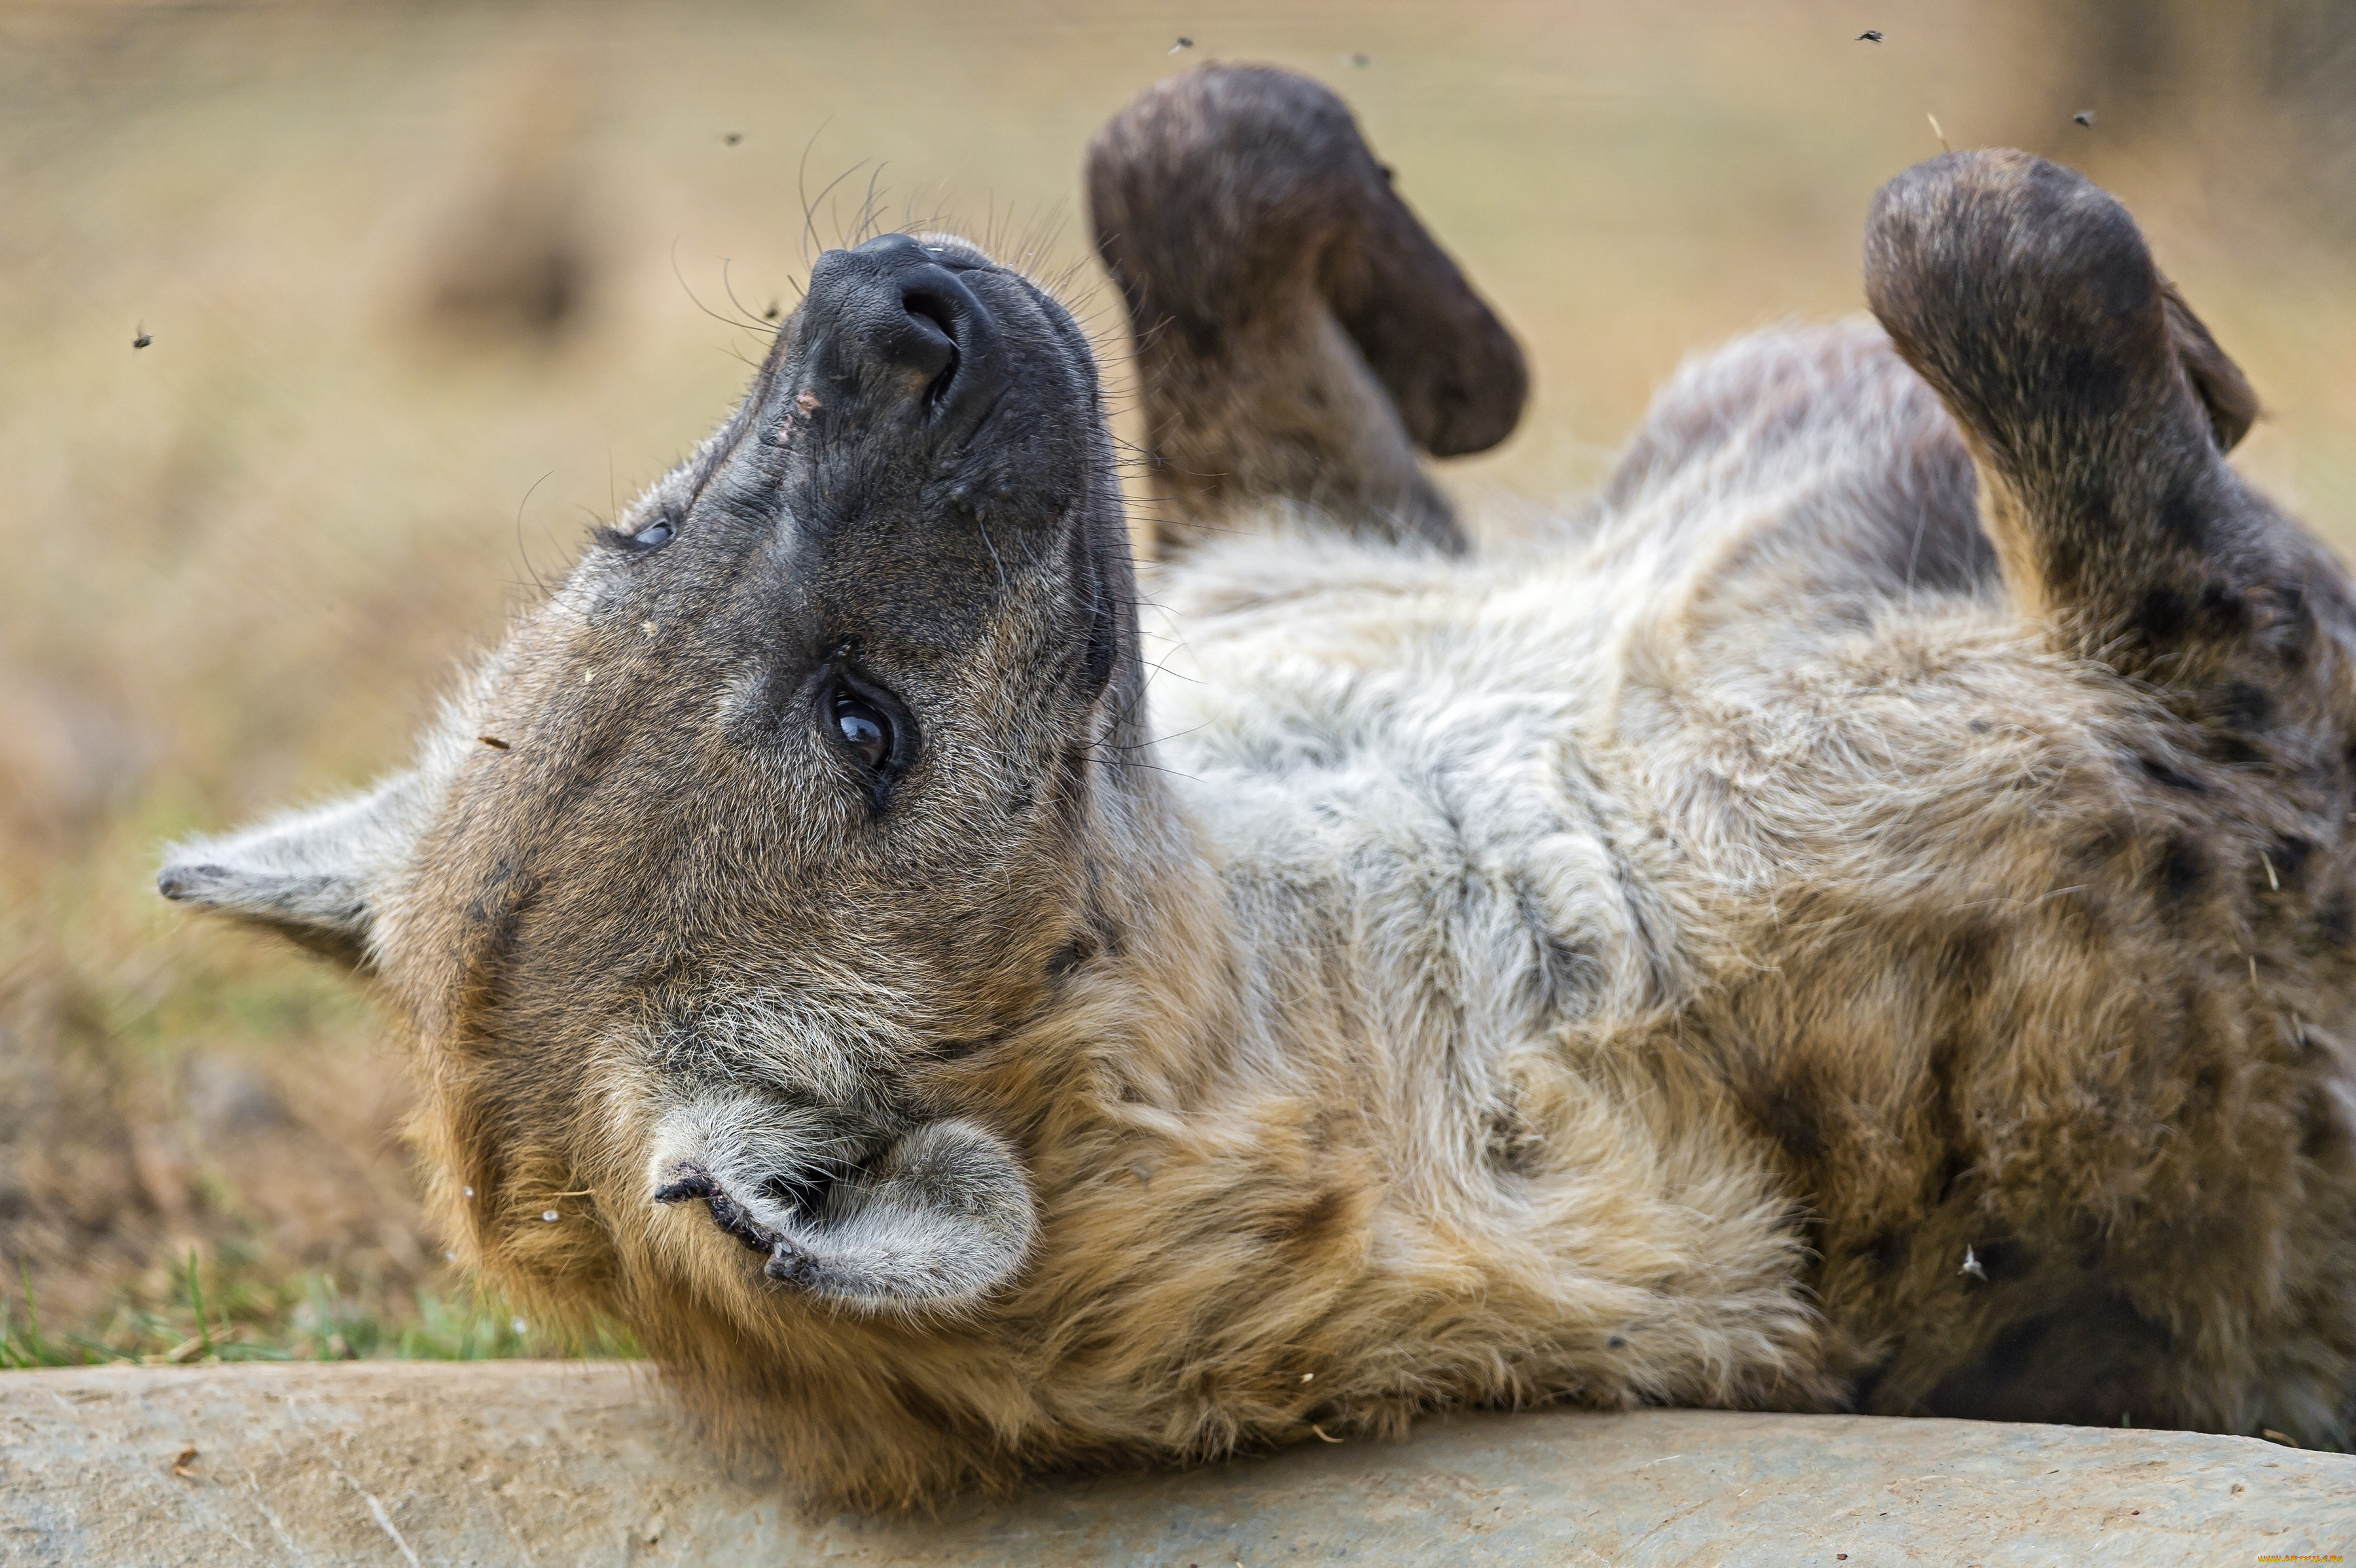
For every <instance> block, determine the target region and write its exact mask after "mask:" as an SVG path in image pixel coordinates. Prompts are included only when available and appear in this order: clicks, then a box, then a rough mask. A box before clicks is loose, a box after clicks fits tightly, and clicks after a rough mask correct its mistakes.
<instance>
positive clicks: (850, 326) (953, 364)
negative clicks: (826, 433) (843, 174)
mask: <svg viewBox="0 0 2356 1568" xmlns="http://www.w3.org/2000/svg"><path fill="white" fill-rule="evenodd" d="M970 270H972V263H971V261H970V259H969V257H968V256H967V254H966V253H965V252H962V251H961V250H959V249H956V248H952V247H948V246H938V247H934V246H927V245H926V244H924V243H922V242H919V241H917V240H916V239H914V238H912V237H910V236H909V235H906V234H886V235H883V237H881V238H880V239H874V240H870V241H868V242H866V243H865V244H863V245H861V246H860V247H859V248H858V249H856V250H851V251H829V252H826V253H825V254H824V255H822V256H820V257H819V259H818V262H817V263H816V264H815V265H814V266H812V267H811V269H810V279H809V295H808V296H807V297H806V298H805V299H804V301H803V304H802V307H801V313H800V314H801V320H800V323H799V326H800V330H801V334H802V338H803V342H804V343H805V345H806V346H807V347H806V352H807V353H808V354H809V359H810V361H811V363H812V366H813V369H814V371H815V375H814V379H815V380H817V381H821V382H825V383H831V384H830V385H829V386H826V387H825V388H824V389H823V390H821V391H820V392H819V395H820V396H821V397H823V396H825V395H826V394H827V392H833V393H834V394H835V395H836V396H838V397H841V398H843V399H845V400H847V401H848V402H850V403H852V404H854V405H858V406H859V407H860V408H861V412H862V413H868V414H870V415H873V416H883V415H901V416H915V417H916V418H919V419H921V420H923V421H924V422H925V423H926V424H929V425H931V426H934V427H935V428H936V429H937V430H938V431H939V433H940V434H942V435H948V436H951V437H954V436H956V435H962V434H965V433H967V432H968V431H969V430H970V428H971V427H972V426H973V425H974V424H976V423H978V422H979V420H980V418H981V416H982V415H983V414H985V413H987V412H988V411H989V410H990V409H991V407H993V406H994V405H995V404H996V403H998V401H999V400H1000V399H1001V397H1002V396H1003V395H1004V394H1005V391H1006V380H1007V373H1008V370H1009V365H1008V360H1007V355H1006V352H1005V346H1004V344H1003V342H1002V340H1001V331H1000V328H999V322H998V319H997V317H996V315H995V313H993V312H992V311H991V308H990V306H987V305H986V304H984V303H983V302H982V300H981V298H980V295H978V294H977V293H976V292H975V291H974V290H973V289H972V288H970V287H969V286H968V285H967V284H966V282H965V280H964V278H962V277H961V276H959V275H958V274H959V273H960V272H962V271H970Z"/></svg>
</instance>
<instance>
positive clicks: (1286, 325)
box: [1087, 65, 1528, 555]
mask: <svg viewBox="0 0 2356 1568" xmlns="http://www.w3.org/2000/svg"><path fill="white" fill-rule="evenodd" d="M1087 191H1088V207H1089V215H1090V219H1091V221H1092V224H1093V226H1094V229H1095V232H1096V240H1097V249H1098V253H1099V254H1100V255H1101V256H1102V257H1103V258H1104V263H1105V265H1106V267H1107V269H1108V270H1109V271H1110V273H1111V274H1112V276H1113V280H1114V282H1115V283H1117V284H1118V285H1119V287H1120V291H1121V295H1122V298H1123V299H1124V301H1125V302H1126V303H1127V305H1128V308H1129V320H1130V330H1131V333H1132V336H1133V338H1134V341H1135V344H1136V353H1137V360H1136V374H1137V379H1138V389H1139V394H1140V398H1141V403H1142V410H1143V413H1144V418H1145V427H1146V444H1147V447H1148V451H1147V458H1146V461H1147V466H1148V469H1149V473H1150V476H1151V487H1152V489H1153V492H1154V494H1153V498H1152V499H1153V503H1154V506H1155V514H1154V516H1155V539H1154V544H1155V547H1156V550H1157V552H1158V553H1162V554H1164V555H1167V554H1170V553H1173V551H1174V550H1176V549H1179V548H1182V547H1183V546H1184V545H1186V544H1188V543H1190V542H1194V541H1195V540H1197V539H1199V538H1201V537H1203V536H1205V535H1206V534H1215V533H1218V532H1224V531H1226V529H1228V528H1230V527H1232V526H1235V524H1236V522H1237V520H1238V519H1239V518H1240V516H1241V515H1242V514H1244V513H1246V512H1248V510H1251V509H1254V508H1261V507H1267V506H1268V505H1269V504H1270V503H1278V504H1282V503H1287V502H1290V503H1292V504H1294V505H1296V506H1299V507H1302V508H1306V509H1307V510H1310V511H1311V512H1312V513H1314V514H1316V515H1318V516H1319V517H1320V518H1321V519H1322V520H1323V521H1328V522H1330V523H1332V524H1333V525H1334V526H1336V527H1339V528H1342V529H1344V530H1346V531H1349V532H1358V533H1364V534H1369V535H1373V536H1376V537H1388V538H1394V539H1399V540H1421V541H1425V542H1429V543H1431V544H1435V545H1437V546H1439V547H1440V548H1442V549H1445V550H1451V551H1454V550H1461V549H1462V547H1463V544H1464V536H1463V534H1462V531H1461V530H1460V529H1459V528H1458V527H1457V524H1456V520H1455V517H1454V515H1453V513H1452V512H1451V510H1450V508H1449V505H1448V503H1447V501H1446V500H1445V499H1443V498H1442V497H1441V496H1440V492H1439V490H1438V489H1436V488H1434V486H1433V485H1432V483H1431V481H1430V478H1428V477H1427V476H1426V475H1425V474H1424V472H1423V469H1422V467H1421V464H1420V463H1419V459H1418V456H1417V455H1418V452H1419V451H1420V452H1423V453H1428V454H1430V456H1440V457H1445V456H1457V455H1461V454H1464V453H1471V452H1478V451H1482V450H1483V449H1485V448H1487V447H1490V446H1494V445H1496V443H1498V442H1499V441H1502V440H1504V439H1505V436H1506V435H1507V434H1509V433H1510V432H1511V431H1512V429H1513V427H1514V424H1515V421H1516V420H1517V419H1518V418H1519V417H1520V414H1521V408H1522V402H1523V399H1524V397H1525V395H1526V392H1527V389H1528V374H1527V371H1526V369H1525V367H1524V365H1523V362H1522V354H1521V350H1520V349H1519V348H1518V347H1517V346H1516V345H1515V342H1514V339H1513V337H1512V335H1511V334H1509V333H1508V332H1507V331H1506V330H1505V326H1504V324H1503V323H1501V322H1500V321H1499V320H1498V319H1497V317H1496V316H1495V315H1494V313H1492V312H1491V310H1490V309H1489V307H1488V306H1486V305H1485V304H1483V302H1482V300H1481V298H1480V296H1479V295H1475V294H1474V293H1473V292H1472V286H1471V285H1469V284H1468V283H1467V282H1466V281H1465V279H1464V276H1463V274H1462V273H1460V272H1459V271H1458V270H1457V268H1456V265H1455V263H1453V262H1451V261H1450V260H1449V258H1448V256H1447V255H1446V254H1445V253H1444V252H1442V251H1441V250H1440V247H1439V246H1438V245H1437V244H1435V243H1434V242H1432V239H1431V237H1430V234H1428V233H1426V232H1425V231H1424V229H1423V226H1422V225H1421V224H1420V223H1419V222H1418V221H1417V220H1416V218H1415V215H1414V214H1413V213H1412V212H1410V211H1409V210H1408V208H1407V205H1406V203H1405V202H1403V201H1401V200H1400V199H1399V198H1398V195H1397V193H1396V192H1394V191H1393V190H1392V188H1391V180H1390V171H1389V170H1388V169H1387V168H1385V167H1384V166H1382V165H1380V164H1378V163H1377V162H1376V161H1375V157H1374V155H1373V154H1372V153H1371V152H1369V151H1368V150H1367V148H1366V145H1365V142H1364V141H1363V140H1362V139H1361V138H1360V136H1359V134H1358V128H1357V125H1356V124H1355V122H1354V121H1353V120H1352V118H1351V116H1350V112H1349V110H1348V108H1347V107H1346V106H1344V103H1343V102H1342V101H1341V100H1340V99H1339V98H1336V97H1335V96H1334V95H1333V93H1332V92H1330V91H1327V90H1326V89H1325V88H1323V87H1322V86H1320V85H1318V84H1317V83H1316V82H1313V81H1309V80H1308V79H1307V78H1305V77H1300V76H1295V75H1293V74H1291V73H1290V72H1288V71H1280V70H1269V69H1268V68H1266V67H1257V66H1223V65H1215V66H1206V67H1204V68H1203V69H1201V70H1195V71H1193V72H1191V73H1189V74H1187V75H1185V76H1181V77H1176V78H1173V79H1172V80H1171V81H1164V82H1162V83H1161V84H1159V85H1158V86H1155V87H1152V88H1151V89H1148V90H1147V91H1145V92H1144V93H1143V94H1142V95H1141V96H1140V97H1139V98H1138V99H1137V100H1136V101H1135V102H1132V103H1130V105H1129V107H1128V108H1126V109H1124V110H1122V111H1121V112H1120V113H1119V114H1118V115H1116V116H1114V118H1113V119H1112V121H1111V122H1110V123H1109V124H1107V125H1106V126H1105V127H1104V129H1103V130H1101V131H1099V132H1098V134H1097V136H1096V139H1095V141H1094V142H1093V143H1092V144H1091V145H1089V148H1088V157H1087Z"/></svg>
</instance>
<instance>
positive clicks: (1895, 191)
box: [1865, 152, 2335, 707]
mask: <svg viewBox="0 0 2356 1568" xmlns="http://www.w3.org/2000/svg"><path fill="white" fill-rule="evenodd" d="M1865 250H1866V294H1867V298H1868V300H1869V302H1870V303H1871V305H1872V307H1873V312H1874V314H1875V315H1876V316H1878V317H1880V319H1881V323H1882V325H1883V326H1884V327H1885V328H1888V330H1889V332H1890V338H1891V339H1892V340H1893V341H1894V342H1895V343H1896V345H1897V347H1898V349H1899V352H1900V353H1901V354H1902V355H1903V356H1904V357H1905V358H1906V360H1907V361H1908V362H1909V363H1910V364H1912V366H1913V367H1914V369H1915V370H1917V371H1920V372H1921V373H1922V376H1923V378H1924V379H1925V380H1927V381H1930V383H1931V384H1932V386H1933V388H1935V389H1936V390H1937V391H1938V392H1939V395H1940V397H1941V398H1942V399H1943V400H1944V402H1945V403H1946V404H1947V407H1948V410H1949V412H1951V413H1953V414H1954V416H1955V419H1956V421H1957V423H1958V424H1961V425H1962V426H1963V429H1964V433H1965V438H1966V440H1967V441H1968V443H1969V444H1970V446H1971V447H1972V450H1973V456H1974V457H1975V459H1976V467H1977V469H1978V478H1979V486H1980V492H1981V503H1982V514H1983V519H1984V521H1985V522H1986V524H1987V529H1988V532H1989V534H1990V535H1991V537H1992V539H1993V541H1994V542H1995V545H1996V548H1997V555H1998V557H1999V559H2000V560H2001V562H2002V564H2003V570H2004V576H2005V582H2006V585H2007V586H2008V589H2009V590H2010V592H2011V594H2012V596H2013V597H2014V600H2015V602H2016V603H2017V604H2018V605H2019V607H2020V608H2021V609H2022V610H2023V611H2024V612H2026V613H2027V614H2028V615H2029V617H2031V618H2034V619H2036V620H2038V621H2040V622H2041V623H2043V624H2044V625H2046V626H2047V627H2049V628H2051V630H2052V632H2053V633H2054V634H2055V635H2056V636H2057V637H2058V638H2059V639H2060V640H2061V643H2062V645H2063V646H2064V647H2065V648H2066V649H2067V650H2069V651H2071V652H2072V653H2075V654H2079V655H2083V656H2088V657H2093V658H2097V659H2100V660H2104V662H2107V663H2109V664H2111V665H2112V666H2113V667H2114V668H2116V669H2119V670H2120V671H2122V672H2124V673H2127V674H2130V675H2136V676H2140V677H2144V678H2147V679H2152V680H2154V681H2156V682H2159V683H2161V684H2164V685H2166V686H2168V687H2169V688H2171V689H2173V691H2175V692H2176V693H2179V694H2183V695H2186V696H2190V698H2192V700H2193V702H2194V703H2195V705H2196V707H2197V705H2198V703H2199V693H2201V691H2202V690H2203V689H2204V688H2206V689H2208V690H2210V691H2212V692H2214V691H2218V690H2222V688H2224V687H2226V686H2229V685H2230V686H2234V687H2237V688H2239V687H2243V686H2244V685H2245V683H2246V682H2249V681H2250V680H2253V679H2257V680H2261V681H2263V682H2265V683H2266V684H2267V685H2270V686H2275V687H2276V688H2281V687H2283V686H2284V685H2285V684H2286V683H2287V684H2289V685H2294V686H2296V685H2311V684H2312V682H2313V674H2314V671H2313V670H2312V667H2311V666H2310V664H2309V660H2308V655H2309V654H2310V653H2311V652H2312V651H2313V649H2312V644H2313V640H2314V638H2315V634H2316V630H2317V627H2316V617H2315V611H2316V609H2317V608H2318V607H2317V606H2316V605H2314V604H2313V603H2312V602H2311V600H2310V598H2309V596H2308V593H2307V591H2306V586H2305V585H2307V584H2308V583H2310V582H2315V583H2321V582H2326V581H2330V580H2333V578H2334V576H2335V575H2334V574H2332V573H2329V572H2322V571H2318V570H2316V569H2315V565H2316V564H2317V557H2316V547H2315V546H2314V545H2313V544H2312V543H2311V542H2309V541H2308V538H2307V536H2306V535H2305V534H2304V533H2303V532H2301V531H2300V530H2299V529H2298V528H2297V526H2296V525H2295V524H2293V523H2291V522H2290V521H2289V520H2287V519H2286V518H2285V517H2283V516H2282V515H2281V514H2280V513H2279V512H2277V511H2276V510H2275V509H2274V507H2273V506H2272V505H2271V504H2269V503H2268V502H2267V501H2266V500H2265V499H2263V498H2262V497H2260V496H2258V495H2257V494H2256V493H2255V492H2254V491H2253V490H2251V489H2249V488H2248V487H2247V486H2245V485H2244V483H2243V482H2242V481H2241V480H2240V478H2238V477H2237V476H2236V475H2235V474H2234V473H2233V469H2232V468H2231V467H2229V466H2228V465H2227V464H2226V462H2225V456H2224V455H2225V451H2226V449H2227V448H2228V447H2230V446H2232V445H2233V443H2234V442H2235V441H2237V440H2239V439H2240V437H2241V435H2242V434H2243V433H2244V431H2246V430H2247V429H2248V428H2249V425H2250V422H2251V421H2252V419H2254V417H2255V414H2256V411H2257V400H2256V398H2255V396H2254V394H2253V393H2252V392H2251V391H2250V386H2249V383H2248V382H2247V381H2245V380H2244V379H2243V376H2242V372H2241V371H2239V370H2238V369H2237V368H2236V367H2235V366H2234V364H2233V361H2232V360H2229V359H2228V358H2226V356H2225V354H2224V352H2223V351H2222V349H2219V348H2218V347H2217V344H2216V341H2215V340H2214V339H2213V338H2211V337H2210V335H2209V332H2208V329H2207V328H2204V327H2202V326H2201V322H2200V320H2199V319H2198V318H2197V317H2194V316H2193V314H2192V312H2191V310H2190V308H2189V307H2188V306H2186V305H2185V303H2184V301H2183V299H2182V297H2181V296H2180V295H2178V294H2177V293H2176V291H2175V289H2174V288H2173V287H2172V286H2171V285H2169V283H2168V282H2167V280H2166V279H2165V278H2163V277H2162V276H2161V275H2160V274H2159V272H2158V268H2157V267H2156V266H2155V265H2154V264H2153V262H2152V257H2151V252H2150V251H2149V250H2148V249H2147V247H2146V245H2145V243H2144V239H2143V235H2142V234H2141V232H2140V231H2137V229H2136V224H2135V220H2134V219H2132V218H2130V217H2129V216H2128V215H2127V212H2126V209H2125V208H2123V207H2121V206H2120V205H2119V203H2118V202H2117V201H2116V200H2115V199H2113V198H2112V197H2111V196H2110V195H2108V194H2107V193H2106V192H2104V191H2103V190H2101V189H2100V188H2097V187H2095V186H2094V185H2093V184H2092V183H2090V182H2089V181H2087V180H2085V179H2083V177H2080V176H2078V175H2076V174H2073V173H2072V172H2070V171H2069V170H2067V169H2064V168H2060V167H2057V166H2054V165H2052V164H2050V163H2047V162H2045V161H2044V160H2043V159H2041V158H2036V157H2032V156H2029V154H2026V153H2018V152H1973V153H1952V154H1949V155H1947V156H1944V157H1939V158H1933V159H1932V160H1931V161H1930V162H1928V163H1924V164H1921V165H1918V166H1916V167H1914V168H1912V169H1910V170H1908V171H1907V172H1906V173H1905V174H1903V175H1901V176H1900V177H1898V178H1896V179H1894V180H1892V181H1891V182H1890V184H1889V185H1888V186H1886V187H1884V188H1883V189H1882V192H1881V194H1880V196H1879V198H1877V199H1876V200H1875V203H1874V208H1873V213H1872V216H1871V218H1870V219H1869V222H1868V227H1867V231H1866V247H1865ZM2282 694H2287V693H2282ZM2243 705H2244V707H2246V706H2247V705H2248V704H2247V703H2246V701H2244V703H2243Z"/></svg>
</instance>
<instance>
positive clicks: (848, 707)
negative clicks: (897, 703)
mask: <svg viewBox="0 0 2356 1568" xmlns="http://www.w3.org/2000/svg"><path fill="white" fill-rule="evenodd" d="M832 707H833V710H834V728H835V733H836V734H838V735H840V736H842V744H843V745H845V746H849V747H850V748H851V755H852V756H853V757H857V758H859V762H860V766H862V767H863V768H866V769H867V770H868V771H869V772H870V773H873V772H877V771H879V770H880V769H881V768H883V763H884V761H885V759H886V758H888V757H890V756H891V755H892V721H891V720H890V719H887V718H885V717H884V716H883V714H881V713H880V712H878V711H877V710H876V708H875V705H874V704H873V703H870V702H868V701H867V699H866V698H864V697H862V696H861V695H860V694H859V693H856V692H853V691H851V690H850V689H849V688H848V687H843V686H837V687H836V688H835V689H834V700H833V703H832Z"/></svg>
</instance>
